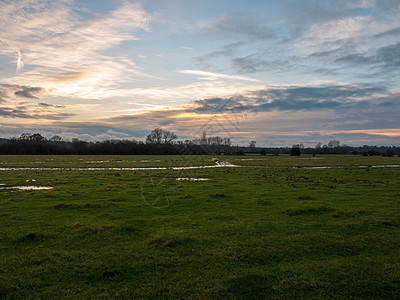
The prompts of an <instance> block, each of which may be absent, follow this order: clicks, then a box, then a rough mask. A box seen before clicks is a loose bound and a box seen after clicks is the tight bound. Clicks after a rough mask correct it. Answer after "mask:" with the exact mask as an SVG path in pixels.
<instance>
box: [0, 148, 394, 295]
mask: <svg viewBox="0 0 400 300" xmlns="http://www.w3.org/2000/svg"><path fill="white" fill-rule="evenodd" d="M213 158H218V159H219V160H222V161H226V162H229V163H231V164H233V165H236V167H232V166H227V167H213V168H208V167H207V168H188V167H195V166H215V165H216V162H215V161H214V160H213ZM399 165H400V157H398V156H396V157H380V156H379V157H378V156H373V157H363V156H345V155H336V156H328V155H326V156H322V155H321V156H318V155H317V156H315V157H314V156H311V155H302V156H300V157H290V156H286V155H281V156H256V155H254V156H250V155H246V156H218V157H216V156H11V155H10V156H0V298H1V299H3V298H4V299H22V298H24V299H40V298H45V299H50V298H51V299H53V298H65V299H77V298H121V299H126V298H134V299H137V298H146V299H157V298H159V299H223V298H224V299H225V298H227V299H263V298H265V299H282V298H283V299H295V298H299V299H303V298H308V299H320V298H324V299H337V298H346V299H348V298H354V299H363V298H364V299H371V298H374V299H379V298H382V299H399V297H400V238H399V236H400V167H399ZM173 167H186V168H184V169H179V168H178V169H173ZM315 167H317V168H315ZM140 168H143V169H140ZM145 168H152V169H145ZM177 178H181V179H183V180H177ZM189 178H203V179H207V180H202V181H195V180H186V179H189ZM21 186H25V187H27V186H35V187H47V188H49V189H43V190H40V189H39V190H21V189H19V188H17V187H21Z"/></svg>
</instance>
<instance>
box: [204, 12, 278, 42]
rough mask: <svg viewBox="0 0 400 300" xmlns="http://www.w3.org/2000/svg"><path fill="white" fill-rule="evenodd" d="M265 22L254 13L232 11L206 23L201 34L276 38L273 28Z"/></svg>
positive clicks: (263, 38) (261, 38) (260, 38)
mask: <svg viewBox="0 0 400 300" xmlns="http://www.w3.org/2000/svg"><path fill="white" fill-rule="evenodd" d="M266 23H267V22H266V20H265V19H259V18H256V17H254V15H249V14H245V13H233V14H229V15H223V16H221V17H219V18H217V19H216V20H213V21H211V22H208V23H206V24H205V25H204V29H203V34H204V35H207V36H210V37H214V36H215V37H219V36H224V37H226V36H227V35H231V36H242V37H245V38H246V39H250V40H251V39H257V40H272V39H276V33H275V31H274V29H272V27H270V26H269V25H267V24H266Z"/></svg>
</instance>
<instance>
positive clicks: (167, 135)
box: [161, 129, 178, 144]
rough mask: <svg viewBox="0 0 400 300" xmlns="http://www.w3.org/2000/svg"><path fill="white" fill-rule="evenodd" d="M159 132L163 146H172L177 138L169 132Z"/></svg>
mask: <svg viewBox="0 0 400 300" xmlns="http://www.w3.org/2000/svg"><path fill="white" fill-rule="evenodd" d="M161 132H162V136H163V139H164V143H165V144H173V143H174V141H175V140H176V139H177V138H178V137H177V135H176V134H175V133H173V132H171V131H168V130H162V129H161Z"/></svg>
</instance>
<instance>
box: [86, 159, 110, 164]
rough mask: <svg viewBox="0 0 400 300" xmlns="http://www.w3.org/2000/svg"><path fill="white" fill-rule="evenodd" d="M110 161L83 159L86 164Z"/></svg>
mask: <svg viewBox="0 0 400 300" xmlns="http://www.w3.org/2000/svg"><path fill="white" fill-rule="evenodd" d="M108 162H110V161H109V160H89V161H85V163H87V164H96V163H108Z"/></svg>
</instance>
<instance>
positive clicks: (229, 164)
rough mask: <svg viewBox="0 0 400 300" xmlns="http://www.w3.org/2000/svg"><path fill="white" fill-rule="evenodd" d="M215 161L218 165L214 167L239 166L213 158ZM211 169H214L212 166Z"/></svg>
mask: <svg viewBox="0 0 400 300" xmlns="http://www.w3.org/2000/svg"><path fill="white" fill-rule="evenodd" d="M213 161H215V163H216V164H217V165H216V166H214V167H238V166H236V165H233V164H231V163H228V162H226V161H223V160H219V159H218V158H213ZM210 167H212V166H210Z"/></svg>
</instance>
